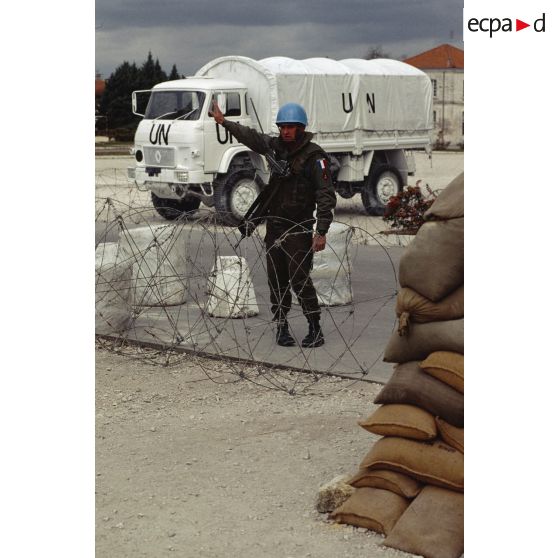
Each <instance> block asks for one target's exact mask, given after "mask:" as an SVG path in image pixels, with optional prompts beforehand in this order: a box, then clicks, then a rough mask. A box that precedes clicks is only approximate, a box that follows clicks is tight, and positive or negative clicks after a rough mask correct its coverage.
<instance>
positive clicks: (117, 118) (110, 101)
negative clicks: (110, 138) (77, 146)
mask: <svg viewBox="0 0 558 558" xmlns="http://www.w3.org/2000/svg"><path fill="white" fill-rule="evenodd" d="M138 78H139V72H138V68H137V66H136V64H135V63H133V64H130V63H129V62H123V63H122V64H121V65H120V66H118V68H116V70H114V72H113V73H112V74H111V75H110V76H109V78H108V80H107V85H106V88H105V92H104V93H103V96H102V97H101V102H100V106H99V111H100V113H101V114H102V115H104V116H105V117H106V119H107V128H108V129H114V128H121V127H128V126H130V127H131V126H133V125H134V124H135V123H137V122H138V121H139V118H138V117H137V116H135V115H134V114H133V113H132V91H134V90H135V89H136V88H137V83H138Z"/></svg>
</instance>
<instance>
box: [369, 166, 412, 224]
mask: <svg viewBox="0 0 558 558" xmlns="http://www.w3.org/2000/svg"><path fill="white" fill-rule="evenodd" d="M402 188H403V180H402V179H401V175H400V174H399V171H398V170H397V169H396V168H395V167H392V166H390V165H378V166H376V167H374V170H373V171H372V172H371V173H370V175H369V176H368V179H367V180H366V182H365V184H364V187H363V188H362V192H361V197H362V204H363V205H364V209H365V210H366V212H367V213H368V214H369V215H374V216H379V215H383V214H384V211H385V209H386V205H387V203H388V201H389V198H390V197H391V196H396V195H397V194H398V193H399V192H401V190H402Z"/></svg>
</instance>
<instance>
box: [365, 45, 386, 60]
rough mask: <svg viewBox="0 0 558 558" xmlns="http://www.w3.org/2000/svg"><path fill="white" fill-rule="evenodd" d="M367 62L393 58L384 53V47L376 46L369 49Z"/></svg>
mask: <svg viewBox="0 0 558 558" xmlns="http://www.w3.org/2000/svg"><path fill="white" fill-rule="evenodd" d="M365 58H366V60H373V59H374V58H391V55H390V54H389V53H388V52H384V49H383V47H382V45H376V46H373V47H370V48H369V49H368V53H367V54H366V56H365Z"/></svg>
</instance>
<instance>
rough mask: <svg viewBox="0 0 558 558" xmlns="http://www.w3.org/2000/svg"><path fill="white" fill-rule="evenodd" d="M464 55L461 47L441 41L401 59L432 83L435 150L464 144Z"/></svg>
mask: <svg viewBox="0 0 558 558" xmlns="http://www.w3.org/2000/svg"><path fill="white" fill-rule="evenodd" d="M464 54H465V53H464V52H463V50H461V49H460V48H457V47H454V46H452V45H448V44H443V45H440V46H437V47H435V48H432V49H430V50H427V51H425V52H421V53H420V54H417V55H415V56H411V57H410V58H407V59H406V60H403V62H405V63H407V64H410V65H411V66H414V67H415V68H419V69H420V70H422V71H423V72H425V73H426V74H427V75H428V76H429V77H430V80H431V82H432V101H433V102H432V108H433V115H432V117H433V121H434V130H433V131H432V144H433V147H434V149H446V148H450V149H458V148H463V147H464V145H465V142H464V133H465V120H464V118H465V111H464V101H465V87H464V83H465V82H464Z"/></svg>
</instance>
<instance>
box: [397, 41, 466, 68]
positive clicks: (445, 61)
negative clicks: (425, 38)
mask: <svg viewBox="0 0 558 558" xmlns="http://www.w3.org/2000/svg"><path fill="white" fill-rule="evenodd" d="M464 54H465V53H464V52H463V51H462V50H461V49H460V48H456V47H454V46H451V45H448V44H445V45H440V46H437V47H436V48H432V49H430V50H427V51H426V52H422V53H421V54H417V55H416V56H411V58H407V60H403V62H405V63H406V64H410V65H411V66H414V67H415V68H419V69H421V70H447V69H450V68H453V69H458V70H463V68H464V64H463V62H464Z"/></svg>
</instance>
